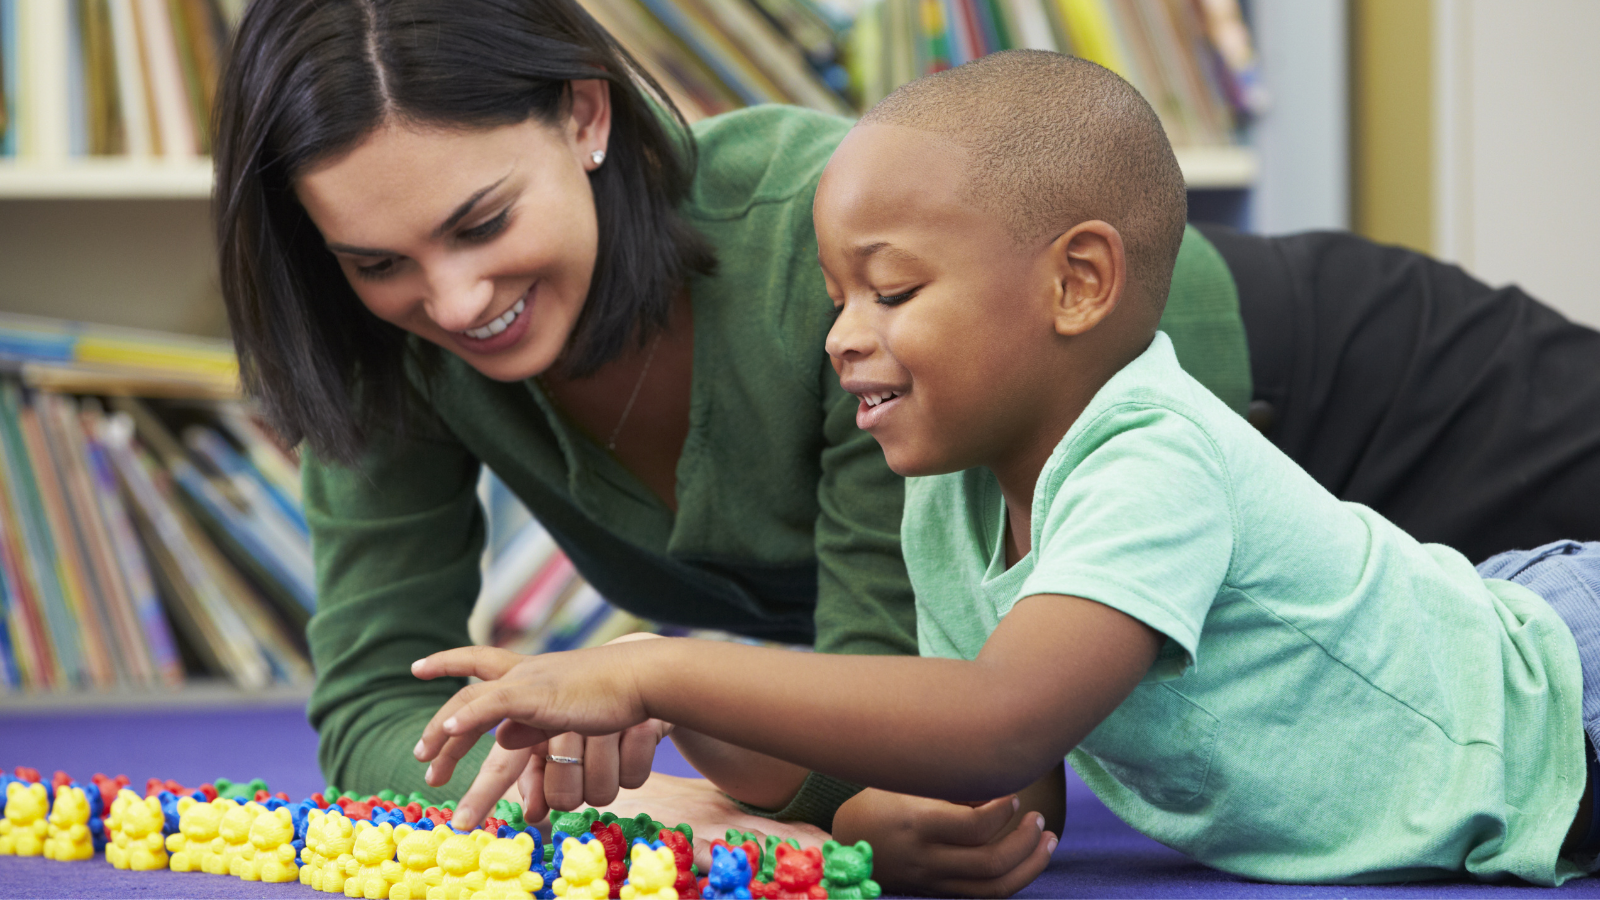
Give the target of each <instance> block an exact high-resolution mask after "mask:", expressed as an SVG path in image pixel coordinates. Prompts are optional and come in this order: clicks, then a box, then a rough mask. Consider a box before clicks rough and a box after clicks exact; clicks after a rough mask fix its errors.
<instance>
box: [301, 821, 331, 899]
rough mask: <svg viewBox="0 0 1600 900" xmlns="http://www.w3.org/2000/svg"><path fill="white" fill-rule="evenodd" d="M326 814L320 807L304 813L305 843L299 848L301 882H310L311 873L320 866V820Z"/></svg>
mask: <svg viewBox="0 0 1600 900" xmlns="http://www.w3.org/2000/svg"><path fill="white" fill-rule="evenodd" d="M327 815H328V814H327V813H326V812H323V811H322V810H320V809H313V810H311V811H310V812H307V813H306V845H305V846H304V847H302V848H300V883H301V884H310V883H311V873H313V872H315V871H317V870H318V869H320V868H321V867H322V820H323V819H324V818H326V817H327Z"/></svg>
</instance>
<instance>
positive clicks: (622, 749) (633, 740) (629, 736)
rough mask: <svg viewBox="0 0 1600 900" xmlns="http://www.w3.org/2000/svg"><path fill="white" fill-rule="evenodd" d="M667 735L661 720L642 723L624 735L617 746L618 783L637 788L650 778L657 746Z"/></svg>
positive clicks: (664, 724)
mask: <svg viewBox="0 0 1600 900" xmlns="http://www.w3.org/2000/svg"><path fill="white" fill-rule="evenodd" d="M665 734H666V723H664V722H662V721H661V720H659V719H651V720H650V721H648V722H641V723H640V724H638V725H635V726H633V727H632V728H629V729H628V730H626V731H624V732H623V733H622V738H621V740H620V741H619V742H618V746H617V783H618V784H619V785H621V786H622V787H625V788H630V789H631V788H636V787H639V786H640V785H642V784H644V783H645V780H646V779H648V778H649V777H650V767H651V766H652V765H653V764H654V763H655V759H656V745H657V744H658V743H660V742H661V738H662V737H663V736H665Z"/></svg>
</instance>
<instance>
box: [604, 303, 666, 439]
mask: <svg viewBox="0 0 1600 900" xmlns="http://www.w3.org/2000/svg"><path fill="white" fill-rule="evenodd" d="M661 334H662V333H661V332H659V331H658V332H656V336H655V339H654V340H652V341H651V342H650V353H649V355H647V356H646V357H645V358H644V368H643V369H640V370H639V380H638V381H635V382H634V383H633V393H631V394H629V395H628V403H627V405H626V406H624V407H622V418H620V419H618V420H617V427H615V428H613V429H611V436H610V437H608V438H606V449H607V450H610V451H612V452H616V449H617V435H619V434H621V433H622V426H624V425H626V424H628V413H631V412H633V401H635V400H638V399H639V389H640V388H642V387H644V377H645V376H646V375H648V374H650V364H651V363H652V362H655V359H656V349H657V348H659V347H660V346H661Z"/></svg>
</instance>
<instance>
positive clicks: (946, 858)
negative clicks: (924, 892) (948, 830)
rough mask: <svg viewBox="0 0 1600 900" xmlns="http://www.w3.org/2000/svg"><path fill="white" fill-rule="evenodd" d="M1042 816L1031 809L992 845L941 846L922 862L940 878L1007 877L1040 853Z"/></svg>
mask: <svg viewBox="0 0 1600 900" xmlns="http://www.w3.org/2000/svg"><path fill="white" fill-rule="evenodd" d="M1042 825H1043V819H1042V818H1041V817H1040V816H1039V814H1038V813H1033V812H1030V813H1028V814H1027V815H1025V816H1023V817H1022V823H1021V824H1020V825H1018V826H1017V827H1016V828H1014V829H1012V830H1011V831H1009V832H1007V833H1006V835H1005V836H1004V837H1002V838H1000V839H999V840H997V841H995V842H994V843H992V844H985V845H983V846H981V847H967V846H948V845H947V846H941V847H939V848H938V849H937V851H935V852H930V853H928V855H927V858H926V859H925V860H924V861H923V866H924V868H925V869H926V870H927V871H928V873H929V874H930V875H933V876H935V877H938V878H946V879H958V880H972V881H990V880H994V879H998V878H1004V877H1006V876H1007V875H1009V874H1010V873H1012V872H1014V871H1016V870H1017V869H1018V868H1023V867H1026V866H1027V865H1028V864H1029V860H1030V859H1031V858H1032V857H1033V855H1034V854H1035V853H1037V851H1038V849H1039V846H1040V843H1041V841H1040V835H1041V834H1042V833H1043V831H1044V829H1043V828H1042V827H1041V826H1042Z"/></svg>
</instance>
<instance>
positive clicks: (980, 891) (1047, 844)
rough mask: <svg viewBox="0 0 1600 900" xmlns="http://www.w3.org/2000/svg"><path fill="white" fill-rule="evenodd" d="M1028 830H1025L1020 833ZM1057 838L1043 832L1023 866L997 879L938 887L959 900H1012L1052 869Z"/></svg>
mask: <svg viewBox="0 0 1600 900" xmlns="http://www.w3.org/2000/svg"><path fill="white" fill-rule="evenodd" d="M1021 830H1025V829H1021ZM1055 841H1056V836H1055V835H1053V834H1051V833H1049V832H1044V833H1042V834H1039V835H1037V836H1036V837H1035V841H1034V844H1033V845H1032V847H1031V848H1030V850H1029V853H1028V855H1027V856H1026V857H1024V858H1023V860H1022V862H1021V863H1019V864H1018V865H1017V866H1015V867H1014V868H1012V869H1011V870H1010V871H1008V872H1005V873H1004V874H1002V875H999V876H997V877H994V878H979V879H973V878H954V879H950V880H948V881H945V882H943V883H942V884H940V885H939V889H940V892H941V893H946V894H950V895H952V896H956V897H1009V896H1011V895H1012V894H1015V893H1016V892H1017V891H1020V890H1022V889H1023V888H1025V887H1027V886H1028V885H1029V884H1032V883H1033V880H1034V879H1035V878H1038V877H1039V874H1040V873H1041V872H1043V871H1044V870H1045V868H1046V867H1047V866H1049V865H1050V854H1051V852H1052V851H1053V850H1054V849H1055Z"/></svg>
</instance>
